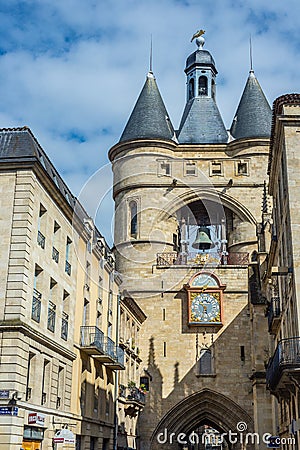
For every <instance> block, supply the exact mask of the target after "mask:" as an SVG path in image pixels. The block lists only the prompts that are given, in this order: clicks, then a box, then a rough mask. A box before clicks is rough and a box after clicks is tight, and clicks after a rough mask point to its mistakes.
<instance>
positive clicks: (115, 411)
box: [113, 294, 121, 450]
mask: <svg viewBox="0 0 300 450" xmlns="http://www.w3.org/2000/svg"><path fill="white" fill-rule="evenodd" d="M120 302H121V294H118V296H117V321H116V322H117V323H116V327H117V329H116V345H117V346H118V345H119V320H120ZM118 396H119V371H118V370H116V373H115V408H114V440H113V450H117V447H118V426H119V422H118Z"/></svg>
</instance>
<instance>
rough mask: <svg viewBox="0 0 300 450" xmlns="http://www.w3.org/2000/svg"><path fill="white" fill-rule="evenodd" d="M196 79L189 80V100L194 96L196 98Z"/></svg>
mask: <svg viewBox="0 0 300 450" xmlns="http://www.w3.org/2000/svg"><path fill="white" fill-rule="evenodd" d="M194 92H195V81H194V78H191V79H190V81H189V98H188V99H189V100H191V99H192V98H194V96H195V94H194Z"/></svg>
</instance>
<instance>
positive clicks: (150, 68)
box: [149, 33, 153, 73]
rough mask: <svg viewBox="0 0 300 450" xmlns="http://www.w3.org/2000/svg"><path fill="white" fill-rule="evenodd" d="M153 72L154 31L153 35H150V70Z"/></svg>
mask: <svg viewBox="0 0 300 450" xmlns="http://www.w3.org/2000/svg"><path fill="white" fill-rule="evenodd" d="M149 71H150V72H151V73H153V71H152V33H151V37H150V70H149Z"/></svg>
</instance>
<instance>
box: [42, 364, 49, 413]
mask: <svg viewBox="0 0 300 450" xmlns="http://www.w3.org/2000/svg"><path fill="white" fill-rule="evenodd" d="M48 386H50V361H47V360H46V359H45V360H44V367H43V378H42V398H41V404H42V405H45V403H47V401H48V398H47V391H48Z"/></svg>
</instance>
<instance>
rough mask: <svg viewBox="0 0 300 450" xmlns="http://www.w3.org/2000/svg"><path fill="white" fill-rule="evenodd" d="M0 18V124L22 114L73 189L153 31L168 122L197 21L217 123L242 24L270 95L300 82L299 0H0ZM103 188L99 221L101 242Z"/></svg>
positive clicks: (235, 84) (244, 71) (145, 59)
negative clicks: (211, 76) (210, 65)
mask: <svg viewBox="0 0 300 450" xmlns="http://www.w3.org/2000/svg"><path fill="white" fill-rule="evenodd" d="M0 20H1V29H0V98H1V107H0V126H1V127H12V126H22V125H27V126H29V127H30V128H31V130H32V131H33V133H34V134H35V136H36V137H37V139H38V140H39V142H40V144H41V145H42V147H43V148H44V149H45V151H46V152H47V154H48V155H49V157H50V158H51V160H52V161H53V163H54V164H55V166H56V167H57V168H58V170H59V171H60V173H61V174H62V176H63V178H64V179H65V181H66V182H67V184H68V185H69V186H70V188H71V189H72V191H73V192H74V194H76V195H77V194H78V193H79V192H80V190H81V189H82V187H83V185H84V184H85V183H86V182H87V181H88V180H89V178H90V177H91V176H92V175H93V174H94V173H95V171H96V170H97V169H99V168H101V167H103V166H105V165H106V164H107V162H108V160H107V152H108V150H109V148H110V147H111V146H112V145H114V144H115V143H116V142H117V141H118V139H119V137H120V135H121V133H122V131H123V128H124V126H125V124H126V121H127V119H128V116H129V114H130V112H131V110H132V108H133V105H134V103H135V101H136V98H137V96H138V94H139V92H140V90H141V88H142V86H143V84H144V80H145V75H146V73H147V70H148V64H149V47H150V35H151V34H152V35H153V69H154V73H155V76H156V78H157V83H158V86H159V88H160V91H161V94H162V96H163V98H164V101H165V104H166V107H167V109H168V112H169V115H170V117H171V120H172V122H173V125H174V127H175V128H177V127H178V125H179V121H180V116H181V114H182V111H183V108H184V103H185V75H184V72H183V69H184V66H185V60H186V58H187V56H188V55H189V54H190V53H192V52H193V51H194V50H195V48H196V47H195V44H194V43H192V44H191V43H190V38H191V36H192V35H193V33H194V32H195V31H196V30H197V29H199V28H204V29H205V30H206V35H205V37H206V44H205V48H206V49H207V50H209V51H210V52H211V53H212V55H213V57H214V59H215V61H216V65H217V69H218V71H219V74H218V79H217V81H218V85H217V102H218V105H219V108H220V110H221V113H222V116H223V119H224V122H225V125H226V127H227V128H229V127H230V125H231V121H232V118H233V116H234V113H235V109H236V107H237V105H238V102H239V99H240V96H241V93H242V91H243V88H244V85H245V82H246V79H247V76H248V71H249V35H250V34H251V35H252V42H253V59H254V69H255V73H256V75H257V77H258V80H259V82H260V84H261V86H262V88H263V90H264V92H265V94H266V96H267V98H268V100H269V102H270V103H272V102H273V100H274V99H275V98H276V97H277V96H279V95H282V94H284V93H288V92H299V84H300V83H299V73H300V35H299V31H298V30H299V28H300V2H299V0H287V1H286V2H282V0H272V2H264V1H263V0H251V1H250V0H243V1H239V0H235V1H232V0H214V1H210V0H207V1H206V2H203V1H200V0H197V1H196V0H152V1H151V2H150V1H146V0H98V1H97V0H85V1H82V0H24V1H17V0H10V1H8V2H6V3H5V4H4V2H1V4H0ZM109 177H110V170H109V167H108V168H107V169H105V170H103V169H102V171H101V176H99V183H102V181H101V179H102V180H104V179H105V182H103V184H104V185H105V186H106V187H107V185H108V184H109V183H108V180H109ZM110 195H111V194H110V192H107V195H106V198H105V201H104V202H103V205H104V206H103V214H100V215H99V217H100V216H101V219H99V220H98V226H99V227H100V229H101V230H102V231H103V233H104V234H105V235H106V236H107V239H108V241H110V242H111V236H110V234H111V232H110V229H111V211H112V201H111V200H110ZM88 202H89V199H88V198H86V206H87V207H88Z"/></svg>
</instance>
